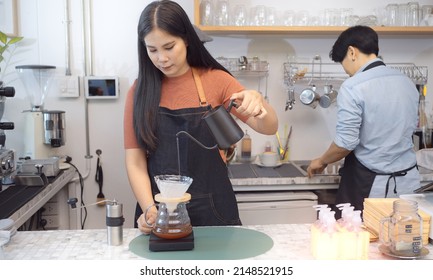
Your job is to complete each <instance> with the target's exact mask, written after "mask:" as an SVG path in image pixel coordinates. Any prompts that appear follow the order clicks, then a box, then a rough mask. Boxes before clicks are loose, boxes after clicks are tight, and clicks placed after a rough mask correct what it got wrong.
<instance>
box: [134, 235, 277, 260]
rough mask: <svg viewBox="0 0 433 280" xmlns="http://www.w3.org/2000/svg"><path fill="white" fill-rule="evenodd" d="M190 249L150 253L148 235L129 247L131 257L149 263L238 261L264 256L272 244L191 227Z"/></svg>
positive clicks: (259, 238) (263, 238)
mask: <svg viewBox="0 0 433 280" xmlns="http://www.w3.org/2000/svg"><path fill="white" fill-rule="evenodd" d="M193 231H194V249H193V250H190V251H165V252H152V251H150V250H149V235H144V234H142V235H139V236H137V237H136V238H134V239H133V240H132V241H131V242H130V243H129V250H131V252H133V253H134V254H136V255H138V256H140V257H143V258H146V259H152V260H238V259H245V258H251V257H255V256H258V255H261V254H264V253H265V252H267V251H268V250H270V249H271V248H272V246H273V245H274V242H273V241H272V238H270V237H269V236H268V235H266V234H264V233H262V232H259V231H256V230H251V229H246V228H241V227H194V229H193Z"/></svg>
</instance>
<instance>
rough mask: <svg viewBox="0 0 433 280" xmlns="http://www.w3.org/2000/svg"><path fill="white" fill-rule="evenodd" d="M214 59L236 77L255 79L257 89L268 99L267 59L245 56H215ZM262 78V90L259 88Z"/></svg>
mask: <svg viewBox="0 0 433 280" xmlns="http://www.w3.org/2000/svg"><path fill="white" fill-rule="evenodd" d="M216 60H217V61H218V62H219V63H220V64H221V65H222V66H224V67H225V68H226V69H227V70H229V71H230V73H231V74H232V75H233V76H235V77H237V78H241V79H243V78H246V79H252V78H253V79H257V84H258V85H257V91H259V92H260V93H262V94H264V98H265V100H269V98H268V76H269V63H268V62H267V61H264V60H260V59H259V58H258V57H252V58H247V57H245V56H241V57H238V58H231V57H230V58H227V57H217V58H216ZM262 79H264V80H265V86H264V90H262V88H261V80H262Z"/></svg>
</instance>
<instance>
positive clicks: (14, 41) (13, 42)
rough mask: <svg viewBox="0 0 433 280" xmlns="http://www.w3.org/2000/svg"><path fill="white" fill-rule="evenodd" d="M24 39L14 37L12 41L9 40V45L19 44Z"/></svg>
mask: <svg viewBox="0 0 433 280" xmlns="http://www.w3.org/2000/svg"><path fill="white" fill-rule="evenodd" d="M22 39H23V37H13V38H12V39H10V40H9V42H8V45H12V44H15V43H18V42H19V41H21V40H22Z"/></svg>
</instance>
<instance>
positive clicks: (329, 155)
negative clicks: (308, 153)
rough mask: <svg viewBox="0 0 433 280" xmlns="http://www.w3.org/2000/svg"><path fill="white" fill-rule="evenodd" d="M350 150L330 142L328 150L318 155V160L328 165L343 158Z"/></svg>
mask: <svg viewBox="0 0 433 280" xmlns="http://www.w3.org/2000/svg"><path fill="white" fill-rule="evenodd" d="M350 152H351V151H349V150H346V149H344V148H341V147H339V146H337V145H336V144H335V143H334V142H332V143H331V145H330V146H329V148H328V150H326V152H325V153H324V154H323V155H322V156H321V157H320V161H321V162H322V163H323V164H324V165H328V164H331V163H334V162H336V161H339V160H341V159H343V158H345V157H346V156H347V155H348V154H349V153H350Z"/></svg>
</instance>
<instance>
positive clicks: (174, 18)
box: [133, 0, 230, 152]
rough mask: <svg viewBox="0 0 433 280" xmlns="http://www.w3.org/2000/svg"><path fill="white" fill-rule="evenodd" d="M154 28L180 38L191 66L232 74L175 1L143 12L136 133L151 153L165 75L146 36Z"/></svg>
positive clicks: (155, 142)
mask: <svg viewBox="0 0 433 280" xmlns="http://www.w3.org/2000/svg"><path fill="white" fill-rule="evenodd" d="M154 28H160V29H162V30H164V31H166V32H168V33H169V34H171V35H173V36H177V37H181V38H182V39H183V40H184V41H185V42H186V44H187V55H186V60H187V62H188V64H189V65H190V66H191V67H197V68H205V69H221V70H223V71H226V72H227V73H229V74H230V72H228V71H227V70H226V69H225V68H224V67H223V66H222V65H221V64H220V63H218V62H217V61H216V60H215V59H214V58H213V57H212V55H211V54H210V53H209V52H208V51H207V49H206V48H205V47H204V45H203V43H202V42H201V41H200V39H199V37H198V35H197V33H196V32H195V30H194V27H193V25H192V24H191V22H190V20H189V18H188V15H187V14H186V12H185V11H184V10H183V8H182V7H181V6H180V5H179V4H178V3H176V2H173V1H169V0H162V1H154V2H152V3H150V4H149V5H148V6H147V7H146V8H145V9H144V10H143V12H142V13H141V16H140V20H139V23H138V30H137V31H138V59H139V60H138V66H139V69H138V79H137V87H136V89H135V94H134V113H133V116H134V118H133V119H134V130H135V134H136V135H137V140H138V143H139V144H140V146H141V147H143V148H144V149H146V150H147V151H148V152H152V151H154V150H155V149H156V147H157V145H158V139H157V134H156V132H157V131H156V128H157V123H158V108H159V102H160V99H161V83H162V79H163V78H164V75H163V73H162V72H161V71H160V70H159V69H158V68H156V67H155V66H154V65H153V63H152V61H151V60H150V58H149V56H148V54H147V50H146V46H145V43H144V37H145V36H146V35H147V34H149V32H151V31H152V30H153V29H154Z"/></svg>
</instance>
